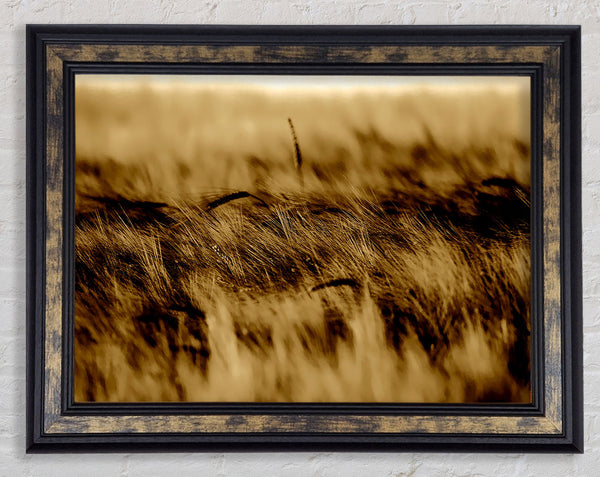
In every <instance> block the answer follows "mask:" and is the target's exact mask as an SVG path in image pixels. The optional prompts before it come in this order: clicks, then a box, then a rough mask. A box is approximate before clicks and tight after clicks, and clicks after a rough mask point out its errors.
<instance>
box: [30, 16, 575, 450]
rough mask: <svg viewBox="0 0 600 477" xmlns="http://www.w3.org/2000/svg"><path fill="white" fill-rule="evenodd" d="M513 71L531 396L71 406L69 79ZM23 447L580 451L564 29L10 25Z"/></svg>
mask: <svg viewBox="0 0 600 477" xmlns="http://www.w3.org/2000/svg"><path fill="white" fill-rule="evenodd" d="M86 72H96V73H103V72H106V73H119V72H121V73H132V72H140V73H144V72H153V73H157V72H158V73H168V72H195V73H209V72H212V73H214V72H219V73H224V74H229V73H230V74H236V73H237V74H239V73H254V74H261V73H269V74H307V73H311V74H462V75H468V74H497V75H528V76H530V77H531V85H532V95H531V96H532V115H531V117H532V313H531V317H532V347H531V349H532V356H531V363H532V366H531V367H532V381H531V382H532V402H531V403H530V404H526V405H503V404H499V405H468V404H465V405H441V404H439V405H438V404H431V405H422V404H414V405H413V404H372V405H371V404H364V405H357V404H355V405H352V404H341V403H340V404H335V403H332V404H260V403H222V404H220V403H208V404H202V403H196V404H195V403H157V404H142V403H140V404H118V403H104V404H100V403H98V404H95V403H86V404H83V403H75V402H74V400H73V299H74V296H73V281H74V277H73V248H74V242H73V220H74V132H73V130H74V120H73V97H74V75H75V74H77V73H86ZM27 94H28V97H27V116H28V119H27V121H28V129H27V148H28V150H27V168H28V171H27V187H28V190H27V200H28V204H27V221H28V225H27V231H28V237H27V252H28V257H27V282H28V283H27V294H28V295H27V305H28V309H27V338H28V341H27V373H28V377H27V451H28V452H50V451H58V452H64V451H91V450H95V451H99V450H100V451H133V450H156V451H159V450H160V451H167V450H169V451H173V450H216V449H225V450H284V449H286V450H308V449H339V450H350V449H354V450H359V449H361V450H453V451H498V450H502V451H546V452H547V451H553V452H582V451H583V430H582V323H581V223H580V222H581V220H580V217H581V211H580V193H581V191H580V189H581V186H580V146H581V144H580V108H581V106H580V29H579V27H576V26H545V27H544V26H534V27H532V26H505V27H499V26H496V27H476V26H470V27H469V26H464V27H225V26H213V27H209V26H202V27H201V26H169V27H166V26H67V25H63V26H41V25H30V26H28V28H27Z"/></svg>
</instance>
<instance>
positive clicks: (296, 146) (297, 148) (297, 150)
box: [288, 118, 304, 189]
mask: <svg viewBox="0 0 600 477" xmlns="http://www.w3.org/2000/svg"><path fill="white" fill-rule="evenodd" d="M288 124H289V125H290V130H291V131H292V139H293V140H294V153H295V163H294V165H295V166H296V175H297V176H298V183H299V184H300V187H302V189H304V176H303V175H302V152H300V144H298V137H297V136H296V130H295V129H294V123H293V122H292V118H288Z"/></svg>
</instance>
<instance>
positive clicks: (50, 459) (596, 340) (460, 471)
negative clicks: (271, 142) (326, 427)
mask: <svg viewBox="0 0 600 477" xmlns="http://www.w3.org/2000/svg"><path fill="white" fill-rule="evenodd" d="M26 23H192V24H193V23H198V24H201V23H223V24H233V23H237V24H244V23H251V24H489V23H501V24H516V23H524V24H527V23H530V24H535V23H548V24H581V25H583V45H582V48H583V50H582V57H583V231H584V235H583V261H584V326H585V327H584V334H585V340H584V341H585V346H584V351H585V358H584V359H585V361H584V362H585V446H586V454H585V455H575V456H573V455H534V454H528V455H519V454H512V455H501V454H482V455H475V454H455V455H445V454H394V453H387V454H385V453H382V454H367V453H327V454H324V453H300V454H294V453H284V454H266V453H264V454H261V453H258V454H229V453H228V454H156V455H140V454H132V455H125V454H115V455H102V454H95V455H29V456H26V455H25V452H24V448H25V437H24V429H25V416H24V409H25V406H24V403H25V326H24V325H25V273H24V268H25V124H24V121H25V24H26ZM0 25H1V28H0V204H1V205H0V310H1V315H0V316H1V317H2V318H1V320H0V475H1V476H20V475H26V476H38V475H39V476H54V475H56V476H60V477H71V476H73V477H75V476H80V475H85V476H88V477H92V476H99V477H100V476H109V475H119V476H122V477H134V476H150V475H177V476H178V477H184V476H188V475H189V476H192V475H194V476H199V475H202V476H211V475H215V476H234V475H243V476H247V477H250V476H254V475H256V476H260V477H265V476H271V475H273V476H296V475H298V476H333V475H343V476H348V477H350V476H390V477H391V476H408V475H414V476H427V477H435V476H441V475H450V476H466V475H479V476H488V475H490V476H503V475H543V476H546V477H551V476H561V477H562V476H583V475H590V476H591V475H599V473H600V416H599V415H598V411H600V241H598V236H599V234H600V161H599V159H600V157H599V156H600V112H599V106H600V81H598V79H599V78H600V3H599V2H598V0H573V1H571V2H569V1H560V0H529V1H524V0H479V1H475V0H447V1H444V0H428V1H425V0H407V1H393V0H306V1H301V0H291V1H284V0H272V1H267V0H187V1H177V2H173V1H170V0H143V1H142V0H131V1H127V2H125V1H123V2H119V1H118V0H95V1H84V0H79V1H78V0H62V1H61V0H53V1H52V0H3V2H2V4H1V5H0Z"/></svg>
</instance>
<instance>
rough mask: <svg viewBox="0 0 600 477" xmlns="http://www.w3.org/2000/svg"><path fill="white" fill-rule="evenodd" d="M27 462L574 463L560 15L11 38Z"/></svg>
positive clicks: (568, 166)
mask: <svg viewBox="0 0 600 477" xmlns="http://www.w3.org/2000/svg"><path fill="white" fill-rule="evenodd" d="M27 85H28V86H27V94H28V97H27V116H28V118H27V122H28V129H27V146H28V153H27V167H28V173H27V199H28V206H27V221H28V226H27V230H28V238H27V251H28V262H27V263H28V264H27V280H28V287H27V293H28V300H27V303H28V311H27V328H28V333H27V336H28V342H27V360H28V361H27V373H28V377H27V382H28V393H27V426H28V429H27V435H28V442H27V451H28V452H51V451H58V452H69V451H128V452H130V451H136V450H146V451H148V450H154V451H173V450H186V451H190V450H215V449H222V450H307V449H337V450H358V449H365V450H366V449H368V450H394V451H403V450H412V451H414V450H432V451H433V450H435V451H440V450H445V451H469V452H471V451H519V452H524V451H552V452H582V451H583V449H582V442H583V438H582V435H583V432H582V322H581V223H580V222H581V220H580V216H581V211H580V202H581V200H580V187H581V186H580V147H581V140H580V107H581V105H580V101H581V100H580V29H579V27H577V26H529V25H528V26H460V27H458V26H453V27H451V26H445V27H444V26H440V27H400V26H394V27H389V26H386V27H366V26H365V27H362V26H361V27H359V26H347V27H324V26H323V27H283V26H254V27H250V26H125V25H123V26H75V25H62V26H42V25H30V26H28V28H27Z"/></svg>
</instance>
